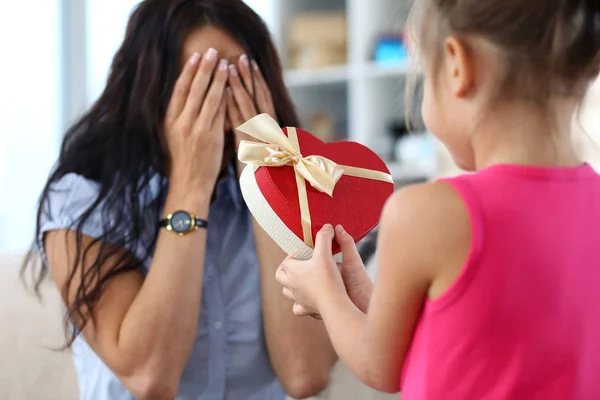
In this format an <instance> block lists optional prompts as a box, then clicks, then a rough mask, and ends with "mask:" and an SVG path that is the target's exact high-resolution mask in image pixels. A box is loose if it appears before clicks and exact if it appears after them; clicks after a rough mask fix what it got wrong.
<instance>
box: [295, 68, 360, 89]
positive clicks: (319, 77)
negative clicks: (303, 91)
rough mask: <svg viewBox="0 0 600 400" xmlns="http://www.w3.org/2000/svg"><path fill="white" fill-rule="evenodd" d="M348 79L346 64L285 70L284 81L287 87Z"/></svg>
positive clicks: (341, 81) (345, 80) (307, 85)
mask: <svg viewBox="0 0 600 400" xmlns="http://www.w3.org/2000/svg"><path fill="white" fill-rule="evenodd" d="M349 79H350V68H349V67H348V66H347V65H339V66H333V67H325V68H319V69H299V70H287V71H286V72H285V83H286V85H287V87H288V88H298V87H309V86H319V85H327V84H336V83H345V82H347V81H348V80H349Z"/></svg>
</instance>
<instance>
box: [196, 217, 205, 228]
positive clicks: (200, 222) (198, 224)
mask: <svg viewBox="0 0 600 400" xmlns="http://www.w3.org/2000/svg"><path fill="white" fill-rule="evenodd" d="M194 222H196V224H195V225H196V228H198V229H200V228H208V221H207V220H205V219H200V218H198V217H196V219H195V220H194Z"/></svg>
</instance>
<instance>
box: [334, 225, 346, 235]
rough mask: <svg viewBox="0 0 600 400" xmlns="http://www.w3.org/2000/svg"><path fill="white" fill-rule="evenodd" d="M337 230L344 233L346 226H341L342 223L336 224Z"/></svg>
mask: <svg viewBox="0 0 600 400" xmlns="http://www.w3.org/2000/svg"><path fill="white" fill-rule="evenodd" d="M335 230H336V231H337V233H344V232H345V230H344V227H343V226H341V225H338V226H336V227H335Z"/></svg>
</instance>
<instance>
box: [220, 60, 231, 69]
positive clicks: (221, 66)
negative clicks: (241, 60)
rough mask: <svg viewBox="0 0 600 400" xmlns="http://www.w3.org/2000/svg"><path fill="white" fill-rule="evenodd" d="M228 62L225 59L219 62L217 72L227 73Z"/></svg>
mask: <svg viewBox="0 0 600 400" xmlns="http://www.w3.org/2000/svg"><path fill="white" fill-rule="evenodd" d="M228 64H229V62H228V61H227V60H225V59H223V60H221V61H219V71H227V65H228Z"/></svg>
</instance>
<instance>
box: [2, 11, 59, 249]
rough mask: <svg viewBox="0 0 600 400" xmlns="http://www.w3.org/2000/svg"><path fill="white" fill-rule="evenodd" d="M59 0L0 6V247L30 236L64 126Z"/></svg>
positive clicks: (22, 244) (23, 243) (22, 243)
mask: <svg viewBox="0 0 600 400" xmlns="http://www.w3.org/2000/svg"><path fill="white" fill-rule="evenodd" d="M60 29H61V11H60V0H33V1H5V2H3V3H2V11H1V12H0V48H1V49H2V59H1V60H2V61H1V62H0V88H2V89H1V90H0V250H3V251H21V250H23V249H25V248H27V246H28V245H29V244H30V243H31V240H32V239H33V226H34V221H35V218H34V214H35V203H36V200H37V196H38V195H39V193H40V191H41V188H42V186H43V184H44V182H45V180H46V177H47V173H48V171H49V169H50V167H51V165H52V163H53V161H54V159H55V157H56V153H57V148H58V144H59V138H60V131H61V129H62V103H61V91H62V76H61V56H62V46H61V36H60Z"/></svg>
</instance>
